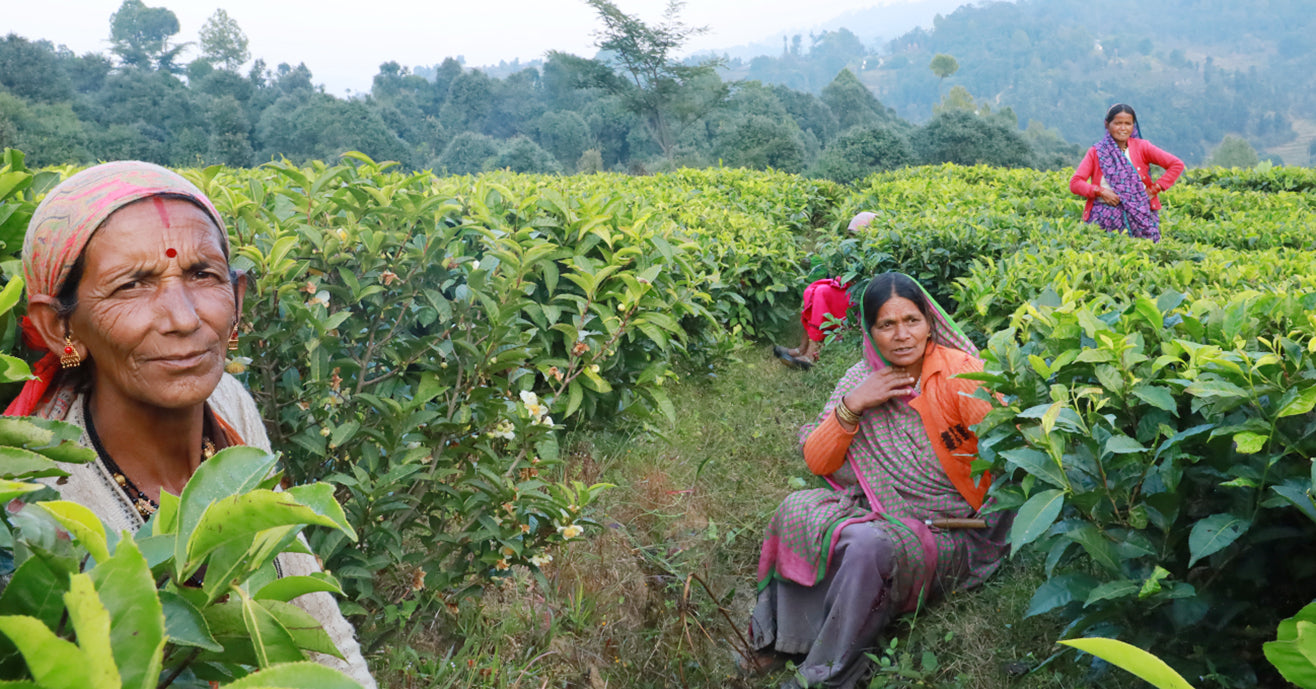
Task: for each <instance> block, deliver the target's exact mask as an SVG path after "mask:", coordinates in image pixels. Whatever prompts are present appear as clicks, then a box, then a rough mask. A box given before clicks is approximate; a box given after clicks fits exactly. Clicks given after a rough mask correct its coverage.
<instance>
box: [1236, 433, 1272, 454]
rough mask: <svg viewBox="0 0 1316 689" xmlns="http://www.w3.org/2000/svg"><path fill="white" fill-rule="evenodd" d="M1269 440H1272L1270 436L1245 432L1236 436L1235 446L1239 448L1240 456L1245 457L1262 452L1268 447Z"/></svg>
mask: <svg viewBox="0 0 1316 689" xmlns="http://www.w3.org/2000/svg"><path fill="white" fill-rule="evenodd" d="M1268 440H1270V436H1267V435H1262V434H1260V433H1251V432H1243V433H1235V434H1234V444H1235V446H1237V448H1238V452H1239V454H1244V455H1251V454H1256V453H1258V452H1260V451H1261V449H1262V448H1263V447H1265V446H1266V442H1267V441H1268Z"/></svg>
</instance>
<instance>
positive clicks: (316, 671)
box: [224, 662, 361, 689]
mask: <svg viewBox="0 0 1316 689" xmlns="http://www.w3.org/2000/svg"><path fill="white" fill-rule="evenodd" d="M224 686H225V688H226V689H361V685H360V684H358V683H357V682H356V681H355V680H353V679H351V678H350V677H348V676H347V675H344V674H343V673H341V672H339V671H337V670H334V669H333V668H327V667H325V666H323V665H320V664H318V663H310V662H302V663H283V664H280V665H276V666H274V667H270V668H267V669H264V670H259V671H257V672H253V673H251V674H250V675H247V676H246V677H243V678H242V679H239V680H237V681H235V682H232V683H229V684H226V685H224Z"/></svg>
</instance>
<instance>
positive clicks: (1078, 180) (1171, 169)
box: [1069, 137, 1183, 222]
mask: <svg viewBox="0 0 1316 689" xmlns="http://www.w3.org/2000/svg"><path fill="white" fill-rule="evenodd" d="M1129 159H1130V160H1132V161H1133V167H1135V168H1137V170H1138V176H1139V177H1142V181H1143V184H1144V185H1145V184H1147V183H1150V182H1152V181H1153V180H1152V178H1151V170H1150V168H1149V167H1148V163H1155V164H1157V165H1159V166H1161V167H1163V168H1165V174H1163V175H1161V177H1160V179H1157V180H1155V184H1156V187H1157V188H1158V189H1159V190H1160V191H1165V190H1166V189H1169V188H1170V187H1171V186H1173V185H1174V181H1175V180H1177V179H1179V175H1180V174H1183V161H1182V160H1179V159H1178V158H1176V157H1175V156H1174V154H1172V153H1167V152H1165V151H1162V150H1161V149H1159V148H1156V147H1155V146H1153V145H1151V143H1150V142H1148V141H1146V140H1144V139H1134V138H1132V137H1130V138H1129ZM1089 178H1091V179H1092V181H1091V182H1088V181H1087V180H1088V179H1089ZM1069 190H1070V191H1072V192H1074V193H1075V194H1078V195H1079V196H1082V197H1084V198H1086V199H1087V200H1088V202H1087V205H1085V206H1083V220H1084V221H1085V222H1086V221H1087V220H1088V218H1089V217H1091V215H1092V204H1093V202H1094V201H1095V200H1096V198H1097V194H1098V193H1099V192H1100V191H1101V165H1099V164H1097V147H1096V146H1093V147H1092V148H1089V149H1088V153H1087V155H1085V156H1083V162H1082V163H1079V165H1078V169H1077V170H1074V176H1073V177H1071V178H1070V180H1069ZM1157 193H1159V192H1157ZM1151 209H1152V210H1154V211H1156V210H1160V209H1161V199H1160V198H1159V197H1158V196H1157V194H1151Z"/></svg>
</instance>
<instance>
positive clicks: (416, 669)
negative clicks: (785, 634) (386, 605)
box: [386, 334, 1124, 689]
mask: <svg viewBox="0 0 1316 689" xmlns="http://www.w3.org/2000/svg"><path fill="white" fill-rule="evenodd" d="M736 354H737V357H736V359H738V361H737V360H734V359H733V360H730V361H728V362H727V363H725V364H723V365H722V367H721V368H719V369H718V370H715V371H703V372H697V373H690V374H688V375H686V376H685V377H684V379H683V380H681V381H680V382H678V383H677V384H676V385H674V386H673V389H672V390H671V391H670V392H671V394H672V400H673V402H674V403H675V406H676V409H677V423H676V424H675V426H674V427H672V428H658V429H651V430H644V429H642V428H638V427H636V424H625V423H619V424H616V426H617V427H626V426H627V425H630V426H632V427H633V430H631V431H629V432H623V431H616V430H609V431H606V432H577V433H576V434H574V435H573V436H572V437H570V438H568V439H567V443H566V446H567V447H569V448H571V457H570V459H569V461H568V462H567V463H566V464H567V466H568V470H567V475H568V478H573V479H577V480H582V481H587V482H598V481H603V482H607V483H612V484H614V485H615V486H616V487H615V488H613V489H611V490H609V491H608V492H607V493H606V497H605V498H604V499H603V501H602V507H601V514H600V522H601V524H602V527H603V528H600V529H593V530H591V531H589V532H587V534H586V536H584V537H582V539H581V540H580V541H579V542H576V543H574V544H573V545H572V547H570V548H568V549H566V550H564V551H562V552H559V553H557V554H556V555H555V559H554V561H553V562H552V563H550V564H549V565H547V566H546V567H545V568H544V576H543V577H539V578H536V577H533V576H531V575H530V574H529V573H528V572H525V571H522V572H519V573H517V574H516V575H515V576H512V577H509V578H508V579H506V580H505V585H504V586H503V587H502V589H501V590H495V591H493V592H491V594H490V595H489V596H487V597H486V598H485V600H484V601H482V602H481V603H479V604H478V607H477V605H476V604H471V605H469V606H466V607H465V608H464V609H463V610H462V611H461V612H460V614H458V615H457V616H456V619H455V624H454V625H453V626H452V627H451V628H446V629H438V630H435V632H434V633H433V634H432V639H431V641H432V646H431V647H430V650H432V652H433V657H432V658H423V657H412V658H403V657H401V656H397V657H394V658H393V660H392V663H391V665H392V666H393V668H394V672H393V673H391V674H388V673H386V675H387V679H386V681H387V682H388V685H389V686H397V687H428V686H461V687H533V688H539V687H586V688H589V689H602V688H603V687H626V688H631V687H635V688H647V687H653V688H658V687H722V686H726V687H765V688H766V687H776V686H778V685H779V684H780V682H781V681H782V680H783V679H785V678H786V677H788V676H789V670H783V671H781V672H778V673H776V674H774V675H768V676H764V677H756V678H743V677H740V676H739V675H738V674H737V673H736V670H735V667H734V665H733V663H732V661H731V649H732V648H733V647H734V645H735V642H734V639H735V637H736V636H737V634H738V631H737V630H743V628H744V626H745V624H746V621H747V620H748V615H749V611H750V609H751V608H752V605H753V599H754V589H755V581H754V571H755V568H756V564H757V558H758V549H759V543H760V539H761V537H762V530H763V527H764V525H765V524H766V523H767V520H768V518H769V516H770V515H771V513H772V511H773V509H775V507H776V505H777V504H778V502H780V500H781V499H782V497H783V496H784V495H786V493H788V492H790V491H791V490H795V489H798V488H802V487H805V486H806V485H810V484H811V482H812V480H813V479H812V477H811V476H810V475H809V473H808V471H807V469H805V467H804V463H803V461H802V459H801V458H800V454H799V449H798V441H797V439H796V434H797V432H798V429H799V427H800V426H801V425H802V424H803V423H805V422H807V421H808V420H810V419H812V418H813V416H814V415H815V414H817V413H818V411H819V410H820V409H821V408H822V405H823V404H824V402H825V401H826V398H827V396H828V394H829V393H830V392H831V389H832V386H833V385H834V384H835V381H836V380H838V379H839V377H840V376H841V374H842V373H843V372H844V371H845V369H846V368H848V367H849V366H850V365H851V364H852V363H853V362H854V361H855V360H857V358H858V347H857V345H856V343H855V341H854V337H853V334H852V335H851V337H850V338H849V339H848V341H843V342H841V343H838V344H835V345H832V346H830V347H829V348H828V349H827V350H826V352H825V354H824V358H823V362H822V364H821V365H820V366H818V367H816V368H815V369H814V370H813V371H810V372H800V371H793V370H790V369H787V368H786V367H784V366H782V365H781V364H780V363H779V362H777V361H776V360H775V359H774V358H773V357H772V355H771V352H770V347H767V346H755V347H752V348H750V347H747V348H743V349H741V350H739V351H738V352H737V353H736ZM691 575H696V576H697V577H698V580H694V579H691V578H690V576H691ZM1041 581H1042V574H1041V572H1040V565H1039V564H1038V563H1027V564H1025V563H1019V562H1012V563H1009V564H1007V566H1006V567H1004V568H1003V570H1002V572H1001V573H1000V574H998V575H997V576H996V577H995V578H994V579H993V580H992V581H990V582H989V583H988V584H987V585H986V586H984V587H983V588H982V589H980V590H978V591H974V592H970V593H965V594H959V595H955V596H952V597H951V599H950V600H947V601H943V602H940V603H938V604H936V605H934V606H932V607H931V608H930V609H929V610H927V611H924V612H922V613H920V614H919V615H917V616H906V617H905V618H903V619H902V620H900V621H899V622H898V623H896V624H895V625H893V627H892V628H891V629H890V633H889V634H888V635H887V636H886V637H885V638H884V639H883V644H884V646H883V648H882V649H881V650H880V651H879V655H880V657H881V658H882V659H883V660H884V661H885V662H886V663H888V664H887V665H884V666H882V668H883V669H882V671H881V672H879V673H878V674H877V676H876V677H875V679H874V683H873V684H872V686H879V687H973V688H978V687H981V688H985V689H992V688H996V687H1002V688H1004V687H1011V688H1020V689H1031V688H1034V687H1075V686H1085V685H1089V684H1091V685H1093V686H1097V685H1099V686H1103V687H1104V686H1113V685H1114V684H1115V683H1116V682H1123V681H1124V678H1122V677H1115V676H1113V675H1106V676H1104V677H1100V678H1087V679H1085V678H1084V677H1083V675H1084V673H1085V670H1084V669H1082V668H1076V667H1075V665H1074V664H1073V663H1072V662H1071V661H1070V660H1069V657H1068V656H1065V657H1063V658H1060V659H1057V660H1056V661H1054V662H1052V663H1050V664H1048V665H1046V666H1044V667H1042V668H1041V669H1039V670H1037V671H1035V672H1031V673H1030V672H1029V670H1030V669H1032V668H1035V667H1037V666H1038V665H1039V664H1041V663H1042V661H1043V660H1045V659H1046V658H1047V657H1048V656H1049V655H1050V654H1051V653H1052V652H1053V651H1054V650H1055V648H1056V647H1055V646H1053V642H1054V640H1055V639H1056V638H1058V637H1059V635H1060V631H1061V630H1060V629H1059V628H1057V627H1056V625H1055V624H1054V623H1051V622H1049V621H1047V620H1045V619H1038V618H1030V619H1026V620H1025V619H1023V612H1024V610H1025V609H1026V607H1027V605H1028V600H1029V598H1030V596H1031V595H1032V592H1033V590H1034V589H1035V588H1036V586H1037V585H1039V584H1040V583H1041ZM687 584H689V587H688V588H687ZM702 584H706V585H707V589H705V588H704V586H703V585H702ZM710 593H711V595H710ZM458 639H464V640H465V641H464V643H462V642H457V640H458ZM454 643H456V646H455V647H454ZM413 645H415V646H417V647H419V648H422V649H424V648H425V644H424V643H416V644H413Z"/></svg>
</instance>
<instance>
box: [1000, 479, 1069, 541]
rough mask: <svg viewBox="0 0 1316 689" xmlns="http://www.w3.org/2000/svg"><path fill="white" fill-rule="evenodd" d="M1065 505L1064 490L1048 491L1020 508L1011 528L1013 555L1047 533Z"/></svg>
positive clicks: (1032, 498)
mask: <svg viewBox="0 0 1316 689" xmlns="http://www.w3.org/2000/svg"><path fill="white" fill-rule="evenodd" d="M1064 504H1065V492H1064V491H1062V490H1047V491H1043V492H1041V493H1038V494H1036V495H1034V496H1033V497H1031V498H1029V499H1028V502H1025V503H1024V504H1023V506H1022V507H1020V508H1019V513H1018V514H1017V515H1016V516H1015V518H1014V524H1013V525H1012V526H1011V527H1010V546H1011V551H1010V552H1011V554H1012V555H1013V554H1015V553H1018V552H1019V549H1020V548H1022V547H1024V546H1025V545H1027V544H1029V543H1031V542H1032V541H1034V540H1036V539H1037V537H1038V536H1041V535H1042V534H1044V533H1046V530H1047V529H1049V528H1051V525H1052V524H1054V523H1055V521H1056V517H1058V516H1060V508H1061V507H1063V506H1064Z"/></svg>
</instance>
